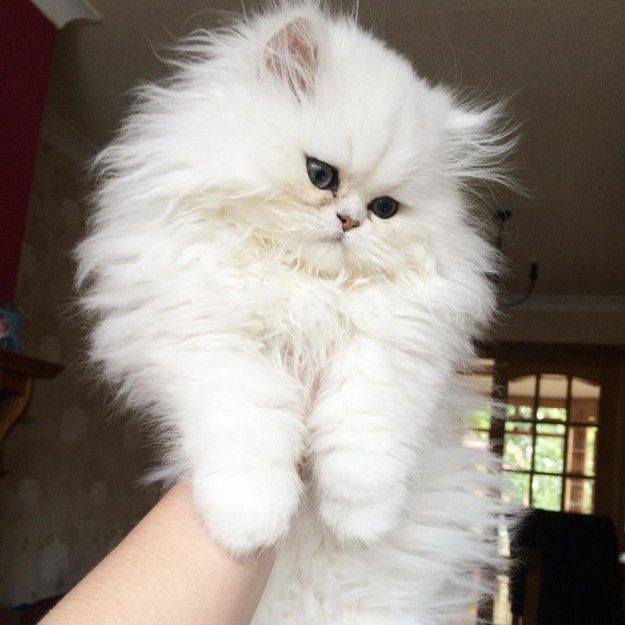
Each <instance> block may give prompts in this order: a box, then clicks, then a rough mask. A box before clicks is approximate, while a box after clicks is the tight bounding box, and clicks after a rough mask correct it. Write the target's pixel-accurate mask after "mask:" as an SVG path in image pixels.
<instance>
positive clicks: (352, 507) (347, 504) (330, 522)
mask: <svg viewBox="0 0 625 625" xmlns="http://www.w3.org/2000/svg"><path fill="white" fill-rule="evenodd" d="M315 469H316V471H315V473H316V481H317V486H318V490H319V501H320V503H319V515H320V517H321V519H322V520H323V521H324V523H325V524H326V525H327V526H328V527H329V528H330V530H332V533H333V534H334V535H335V536H336V537H337V538H339V539H340V540H341V541H343V542H352V541H357V542H363V543H367V544H368V543H372V542H375V541H376V540H378V539H379V538H381V537H382V536H384V535H385V534H387V533H388V532H390V531H391V530H392V529H394V528H395V527H397V525H398V524H399V520H400V517H401V512H402V510H403V507H404V502H405V496H406V488H405V483H404V480H403V479H402V477H403V476H402V475H401V474H400V473H397V474H396V472H395V471H394V470H393V469H392V468H391V467H388V466H387V467H386V471H384V470H382V468H381V467H380V466H379V465H378V466H376V463H375V462H372V461H371V459H368V458H367V456H366V455H364V454H362V453H359V452H357V451H354V450H347V449H343V450H334V451H332V452H329V453H326V454H324V455H322V456H321V457H319V458H317V461H316V466H315Z"/></svg>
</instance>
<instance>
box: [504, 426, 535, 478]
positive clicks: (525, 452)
mask: <svg viewBox="0 0 625 625" xmlns="http://www.w3.org/2000/svg"><path fill="white" fill-rule="evenodd" d="M503 463H504V468H506V469H528V470H529V469H530V468H531V466H532V437H531V436H528V435H526V434H506V435H505V437H504V451H503Z"/></svg>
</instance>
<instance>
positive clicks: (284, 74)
mask: <svg viewBox="0 0 625 625" xmlns="http://www.w3.org/2000/svg"><path fill="white" fill-rule="evenodd" d="M265 64H266V65H267V68H268V69H269V71H270V72H271V73H272V74H274V75H275V76H278V77H279V78H280V79H282V80H283V81H285V82H286V83H287V84H288V86H289V88H290V89H291V91H293V92H294V93H295V94H296V95H299V94H300V93H305V94H308V93H310V92H311V91H312V89H313V86H314V81H315V74H316V72H317V64H318V60H317V44H316V42H315V39H314V35H313V33H312V28H311V26H310V24H309V22H308V20H306V19H305V18H303V17H300V18H297V19H295V20H293V21H292V22H290V23H289V24H287V25H286V26H285V27H284V28H282V29H281V30H280V31H278V32H277V33H276V34H275V35H274V36H273V37H272V38H271V40H270V41H269V43H268V44H267V47H266V49H265Z"/></svg>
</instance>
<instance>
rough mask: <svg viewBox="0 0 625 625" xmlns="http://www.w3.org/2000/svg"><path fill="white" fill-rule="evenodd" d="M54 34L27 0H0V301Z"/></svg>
mask: <svg viewBox="0 0 625 625" xmlns="http://www.w3.org/2000/svg"><path fill="white" fill-rule="evenodd" d="M54 35H55V29H54V26H53V25H52V24H51V23H50V22H48V20H47V19H46V18H45V17H44V16H43V15H42V14H41V13H40V12H39V11H38V10H37V9H36V8H35V7H34V6H33V5H32V4H31V3H30V2H29V1H28V0H1V2H0V303H1V302H7V301H11V300H12V299H13V297H14V295H15V285H16V281H17V271H18V265H19V258H20V249H21V246H22V238H23V236H24V226H25V224H26V212H27V208H28V198H29V195H30V186H31V182H32V174H33V166H34V162H35V155H36V152H37V143H38V141H39V127H40V124H41V113H42V110H43V103H44V99H45V95H46V88H47V84H48V72H49V68H50V61H51V59H52V49H53V45H54Z"/></svg>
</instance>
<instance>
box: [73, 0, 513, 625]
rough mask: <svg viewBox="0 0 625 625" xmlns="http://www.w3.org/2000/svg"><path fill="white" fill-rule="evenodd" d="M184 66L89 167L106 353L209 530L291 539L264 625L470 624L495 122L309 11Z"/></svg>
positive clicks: (266, 23) (484, 544)
mask: <svg viewBox="0 0 625 625" xmlns="http://www.w3.org/2000/svg"><path fill="white" fill-rule="evenodd" d="M182 51H183V55H182V58H180V59H179V60H178V61H176V66H177V68H178V71H177V72H176V74H175V75H174V77H173V78H171V79H170V80H169V81H168V82H167V83H165V84H161V85H160V86H156V85H150V86H147V87H144V88H143V90H142V92H141V95H140V97H139V99H138V102H137V104H136V105H135V108H134V110H133V111H132V112H131V114H130V115H129V117H128V118H127V119H126V121H125V123H124V125H123V129H122V131H121V133H120V135H119V137H118V138H117V140H116V141H115V142H114V143H113V144H112V145H111V146H110V147H108V148H107V149H106V150H105V151H104V153H103V155H102V156H101V157H100V159H99V165H100V180H99V190H98V192H97V194H96V196H95V205H96V210H95V213H94V215H93V218H92V222H91V231H90V235H89V236H88V238H87V239H86V240H85V241H84V242H83V243H82V245H81V246H80V248H79V260H80V268H79V275H78V281H79V283H84V282H85V281H87V282H88V283H89V289H88V292H87V294H86V296H85V299H84V301H85V304H86V306H87V307H88V308H89V309H90V310H92V311H94V312H95V313H97V323H96V326H95V330H94V332H93V336H92V345H91V350H92V354H93V356H94V358H95V359H96V360H97V361H98V362H99V363H101V364H102V365H103V370H104V375H105V376H106V378H107V379H109V380H110V381H112V382H113V384H115V385H116V387H117V388H119V390H120V394H121V395H123V396H125V397H127V398H128V399H129V401H130V403H131V405H133V406H135V407H138V408H141V409H144V410H146V412H147V414H149V416H150V418H151V419H153V420H154V421H156V422H158V424H159V425H160V426H161V427H162V431H163V433H164V438H165V440H166V442H167V446H168V450H169V457H168V466H169V467H170V469H169V470H170V472H172V473H175V474H176V475H182V474H188V475H189V476H190V479H191V480H192V484H193V491H194V496H195V501H196V503H197V508H198V510H199V512H200V513H201V515H202V516H203V518H204V519H205V520H206V523H207V527H208V529H209V531H210V532H211V533H212V535H213V536H214V537H215V538H216V539H217V540H218V541H219V542H220V543H221V544H222V545H224V546H225V547H226V548H228V549H229V550H231V551H232V552H233V553H235V554H237V555H246V554H250V553H251V552H253V551H254V550H257V549H259V548H263V547H266V546H268V545H273V544H275V543H278V545H279V548H278V551H279V553H278V560H277V563H276V566H275V569H274V571H273V574H272V578H271V580H270V583H269V586H268V589H267V592H266V594H265V597H264V599H263V601H262V603H261V606H260V607H259V610H258V612H257V614H256V617H255V620H254V624H255V625H308V624H310V625H313V624H314V625H356V624H357V625H403V624H410V625H434V624H443V623H445V624H449V623H452V622H458V619H460V618H462V616H463V614H465V613H466V610H467V608H468V606H469V605H470V604H471V603H472V602H473V601H475V598H476V595H475V593H474V592H473V590H474V589H476V588H477V586H478V585H479V582H478V581H477V580H476V575H475V574H474V573H475V571H477V570H478V569H479V568H480V567H484V566H486V565H492V564H495V563H496V550H495V546H494V544H493V536H492V531H493V528H494V527H495V525H496V523H497V519H496V514H497V513H498V511H499V510H500V508H499V503H498V499H497V497H495V496H492V495H488V494H487V491H489V488H490V487H491V486H493V482H491V480H492V479H493V478H492V476H490V475H489V474H488V472H484V471H479V470H478V469H476V468H475V465H476V463H478V462H482V463H488V461H489V459H488V457H482V456H480V455H479V454H478V455H476V454H475V452H472V451H469V450H466V449H464V448H463V447H462V445H461V436H462V429H463V426H462V418H463V415H464V414H465V413H466V411H467V409H468V406H469V404H470V401H471V395H470V393H469V392H468V391H467V390H466V389H465V388H464V387H463V386H462V384H461V383H460V381H459V373H458V372H459V371H460V370H461V369H462V368H463V367H464V366H465V365H466V364H467V363H468V362H469V361H470V359H471V358H472V356H473V347H472V341H473V339H474V338H475V336H476V334H477V333H478V332H479V331H480V330H481V328H483V327H484V325H485V323H486V322H488V321H489V319H490V317H491V313H492V311H493V307H494V298H493V292H492V288H491V283H490V282H489V280H488V279H487V274H488V273H489V272H492V271H493V270H494V264H495V263H494V260H495V255H494V253H493V251H492V249H491V248H490V247H489V245H488V244H487V243H486V242H485V240H483V239H482V238H481V236H480V235H479V233H478V232H476V220H475V219H474V218H473V217H472V215H471V211H470V207H469V204H468V201H467V199H466V197H464V195H463V191H464V187H465V186H466V185H467V183H468V182H470V181H471V180H473V179H488V180H491V181H493V180H494V181H498V180H499V179H500V178H501V174H500V173H499V172H500V170H499V169H498V168H497V165H498V163H499V162H500V160H501V158H502V156H503V155H504V154H505V152H506V150H507V149H508V147H509V144H510V140H509V137H508V136H507V135H506V133H505V132H504V131H497V130H496V128H495V126H496V123H497V122H498V120H499V117H500V112H499V109H498V108H496V107H495V108H482V109H471V108H470V107H468V106H465V105H462V104H461V103H459V102H458V101H456V100H455V99H454V97H453V96H452V95H451V94H450V92H449V91H447V90H445V89H443V88H440V87H433V86H431V85H429V84H428V83H426V82H425V81H424V80H423V79H421V78H419V77H418V76H416V75H415V73H414V71H413V69H412V67H411V66H410V64H409V63H408V62H407V61H406V60H405V59H404V58H402V57H401V56H399V55H398V54H396V53H395V52H393V51H392V50H390V49H388V48H387V47H386V46H385V45H384V44H383V43H381V42H380V41H379V40H377V39H375V38H374V37H373V36H372V35H370V34H368V33H365V32H363V31H362V30H361V29H359V28H358V26H357V24H356V23H355V21H354V20H353V19H350V18H347V17H336V16H334V17H333V16H330V15H329V14H327V13H326V12H324V11H323V10H322V9H320V8H319V7H318V6H317V5H316V4H315V3H314V2H301V3H293V2H291V3H287V4H281V5H280V6H279V7H278V8H276V9H274V10H272V11H269V12H267V13H266V14H264V15H260V16H255V17H253V18H249V19H246V20H244V21H241V22H239V23H237V24H236V25H234V26H232V27H231V28H229V29H225V30H221V31H216V32H206V31H202V32H200V33H198V34H196V35H195V36H193V37H192V38H191V39H189V40H187V41H186V43H184V44H183V46H182ZM478 491H482V494H481V495H480V492H478ZM485 493H486V494H485Z"/></svg>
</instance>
